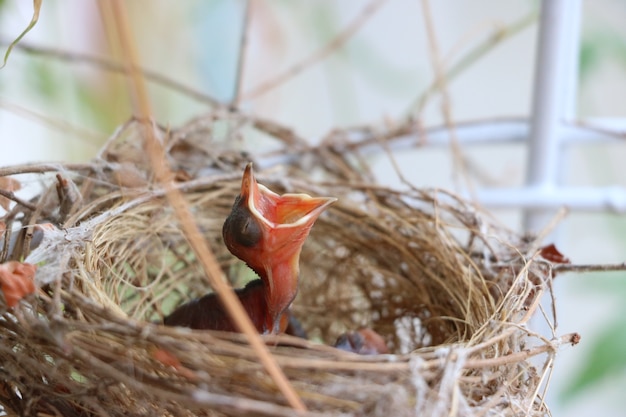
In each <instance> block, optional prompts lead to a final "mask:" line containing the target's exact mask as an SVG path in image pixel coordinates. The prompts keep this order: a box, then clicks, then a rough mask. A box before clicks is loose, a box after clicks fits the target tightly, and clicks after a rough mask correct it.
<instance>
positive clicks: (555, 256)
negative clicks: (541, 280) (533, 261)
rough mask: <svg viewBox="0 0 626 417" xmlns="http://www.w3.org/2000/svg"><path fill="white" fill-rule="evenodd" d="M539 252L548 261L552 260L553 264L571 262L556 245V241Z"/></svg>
mask: <svg viewBox="0 0 626 417" xmlns="http://www.w3.org/2000/svg"><path fill="white" fill-rule="evenodd" d="M539 254H540V255H541V257H542V258H543V259H545V260H546V261H550V262H552V263H553V264H569V263H570V260H569V259H568V258H566V257H565V256H564V255H563V254H562V253H561V252H559V250H558V249H557V248H556V246H554V243H550V244H549V245H546V246H544V247H543V248H541V249H540V252H539Z"/></svg>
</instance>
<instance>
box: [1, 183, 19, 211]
mask: <svg viewBox="0 0 626 417" xmlns="http://www.w3.org/2000/svg"><path fill="white" fill-rule="evenodd" d="M20 188H22V184H20V182H19V181H18V180H16V179H13V178H11V177H0V189H3V190H4V191H9V192H11V193H12V192H13V191H17V190H19V189H20ZM10 204H11V200H9V199H8V198H6V197H2V196H0V207H2V208H3V209H5V210H9V205H10Z"/></svg>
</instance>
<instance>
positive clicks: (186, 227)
mask: <svg viewBox="0 0 626 417" xmlns="http://www.w3.org/2000/svg"><path fill="white" fill-rule="evenodd" d="M110 7H111V10H112V12H113V15H114V16H115V19H114V20H115V23H116V26H117V30H118V32H119V39H120V47H121V49H122V51H123V55H124V56H125V61H126V62H127V63H128V67H127V72H128V78H129V82H130V86H131V89H132V91H133V93H134V96H135V98H136V102H135V106H136V110H137V111H138V113H139V116H140V120H141V121H142V123H143V127H144V134H145V138H146V147H147V151H148V155H149V157H150V161H151V165H152V168H153V170H154V171H155V175H156V178H157V180H158V181H159V182H160V183H161V184H162V185H163V187H164V188H165V192H166V197H167V199H168V201H169V203H170V205H171V206H172V208H173V209H174V211H175V213H176V216H177V217H178V219H179V221H180V224H181V227H182V229H183V232H184V234H185V237H186V238H187V239H188V241H189V244H190V246H191V247H192V248H193V250H194V252H195V253H196V254H197V256H198V259H199V260H200V263H201V264H202V267H203V269H204V271H205V273H206V275H207V278H208V279H209V283H210V284H211V287H212V288H213V289H214V290H215V292H216V293H217V294H218V296H219V298H220V300H221V301H222V303H223V305H224V306H225V307H226V310H227V312H228V314H229V315H230V316H231V317H232V318H233V321H234V322H235V323H236V324H237V327H238V328H239V329H240V330H241V332H242V333H244V334H245V335H246V336H247V338H248V342H249V343H250V345H251V347H252V348H253V350H254V351H255V352H256V353H257V355H258V357H259V360H260V361H261V362H262V364H263V366H264V367H265V369H266V370H267V372H268V374H269V375H270V377H271V378H272V379H273V380H274V382H275V383H276V386H277V387H278V389H279V390H280V391H281V392H282V393H283V395H284V396H285V398H286V399H287V401H288V403H289V404H290V405H291V407H292V408H294V409H295V410H297V411H306V407H305V405H304V403H303V402H302V400H301V399H300V397H299V396H298V394H297V393H296V391H295V389H294V388H293V386H292V385H291V384H290V382H289V380H288V379H287V377H286V376H285V374H284V373H283V371H282V369H281V368H280V367H279V366H278V364H277V363H276V360H275V359H274V357H273V356H272V355H271V354H270V353H269V350H268V348H267V346H265V344H264V343H263V341H262V340H261V338H260V336H259V334H258V333H257V332H256V330H255V328H254V326H253V324H252V321H251V320H250V318H249V317H248V315H247V313H246V312H245V310H244V309H243V306H242V305H241V302H240V301H239V300H238V299H237V297H236V296H235V292H234V291H233V289H232V288H231V287H230V286H229V285H228V284H227V283H226V281H225V280H224V279H223V273H222V271H221V269H220V267H219V265H218V263H217V260H216V259H215V255H214V254H213V252H212V251H211V248H210V247H209V245H208V243H207V242H206V240H205V239H204V238H203V237H202V233H201V231H200V229H199V228H198V225H197V224H196V222H195V221H194V219H193V216H192V214H191V210H190V208H189V205H188V203H187V200H186V199H185V198H184V196H183V195H182V194H181V193H180V192H179V191H178V190H177V189H176V188H175V187H174V186H173V178H174V176H173V173H172V172H171V170H170V168H169V166H167V163H166V161H167V159H166V158H165V155H164V149H163V147H162V146H161V144H160V142H159V141H158V139H157V138H156V135H155V133H154V129H153V126H152V124H151V123H150V122H149V120H150V118H151V116H152V109H151V105H150V101H149V99H148V92H147V89H146V85H145V81H144V78H143V74H142V73H141V71H140V68H139V66H138V64H139V59H138V53H137V50H136V45H135V42H134V38H133V36H132V34H131V29H130V22H129V19H128V14H127V10H126V4H125V3H124V2H123V1H122V0H114V1H112V2H111V3H110Z"/></svg>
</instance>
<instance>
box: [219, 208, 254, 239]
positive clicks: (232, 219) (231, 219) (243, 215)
mask: <svg viewBox="0 0 626 417" xmlns="http://www.w3.org/2000/svg"><path fill="white" fill-rule="evenodd" d="M222 233H223V235H224V238H225V240H230V241H231V242H233V243H236V244H238V245H241V246H245V247H252V246H254V245H256V244H257V243H259V241H260V240H261V226H260V225H259V223H258V222H257V220H256V219H255V218H254V216H252V214H251V213H250V212H249V211H248V210H247V209H246V208H244V207H241V206H239V207H235V208H233V211H232V212H231V213H230V215H229V216H228V217H227V218H226V221H225V222H224V228H223V230H222Z"/></svg>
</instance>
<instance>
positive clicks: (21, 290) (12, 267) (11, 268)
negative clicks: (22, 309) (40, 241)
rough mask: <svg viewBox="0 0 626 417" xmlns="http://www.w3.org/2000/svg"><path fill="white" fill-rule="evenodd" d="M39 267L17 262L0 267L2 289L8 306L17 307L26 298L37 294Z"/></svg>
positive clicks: (0, 286) (0, 285)
mask: <svg viewBox="0 0 626 417" xmlns="http://www.w3.org/2000/svg"><path fill="white" fill-rule="evenodd" d="M35 271H37V266H36V265H32V264H27V263H22V262H17V261H10V262H6V263H3V264H2V265H0V288H2V292H3V293H4V299H5V300H6V303H7V306H9V307H15V306H16V305H17V304H18V303H19V301H20V300H21V299H22V298H24V297H25V296H27V295H29V294H32V293H34V292H35V280H34V278H35Z"/></svg>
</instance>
